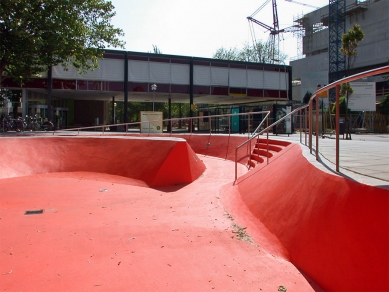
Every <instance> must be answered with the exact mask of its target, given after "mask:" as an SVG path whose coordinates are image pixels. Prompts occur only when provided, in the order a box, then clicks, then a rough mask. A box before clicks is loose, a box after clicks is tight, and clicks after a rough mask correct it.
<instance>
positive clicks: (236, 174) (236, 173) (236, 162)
mask: <svg viewBox="0 0 389 292" xmlns="http://www.w3.org/2000/svg"><path fill="white" fill-rule="evenodd" d="M237 179H238V148H235V181H236V180H237Z"/></svg>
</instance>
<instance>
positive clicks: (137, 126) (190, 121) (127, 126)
mask: <svg viewBox="0 0 389 292" xmlns="http://www.w3.org/2000/svg"><path fill="white" fill-rule="evenodd" d="M259 114H262V115H263V114H265V117H264V118H263V119H262V121H261V122H260V124H259V125H258V126H257V127H256V129H255V130H254V131H253V133H252V134H251V135H253V134H254V133H255V132H256V131H258V130H259V129H260V127H262V126H263V123H264V121H265V120H267V119H268V116H269V114H270V111H258V112H247V113H234V114H222V115H210V116H198V117H184V118H172V119H164V120H162V121H161V120H151V121H146V122H132V123H121V124H110V125H99V126H89V127H76V128H69V129H59V130H55V131H53V135H55V134H60V133H63V132H77V134H78V135H79V134H80V132H81V131H91V132H99V133H100V134H101V135H104V134H105V133H107V132H108V129H109V133H112V131H110V130H111V129H115V128H116V129H117V128H123V131H122V133H124V134H129V133H141V134H147V135H154V134H162V133H163V131H161V132H160V133H155V132H152V131H150V129H151V127H150V125H151V124H152V123H154V122H162V124H165V125H167V126H166V129H167V130H166V132H167V133H170V134H173V133H189V134H193V133H194V132H195V131H196V130H197V131H199V125H200V122H201V120H204V119H209V134H213V133H215V134H216V133H220V132H222V133H224V134H233V133H232V132H231V128H232V127H231V118H232V117H239V116H247V121H250V120H251V116H252V115H259ZM220 118H228V125H226V126H227V127H225V128H221V125H220V123H215V120H216V119H220ZM180 121H184V124H186V122H187V126H186V127H185V128H177V129H176V131H174V130H173V126H172V125H173V124H174V123H179V122H180ZM207 123H208V122H207ZM144 124H148V126H149V127H148V129H149V131H148V132H144V131H143V132H142V131H141V129H142V125H144ZM196 125H197V129H196ZM216 127H218V128H217V129H216ZM251 127H252V125H251V123H250V122H248V123H247V130H246V129H244V132H247V134H248V136H249V135H250V133H251V130H252V129H251ZM213 129H215V131H214V130H213ZM185 130H186V131H185ZM202 133H204V131H202Z"/></svg>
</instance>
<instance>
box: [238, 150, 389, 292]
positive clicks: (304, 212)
mask: <svg viewBox="0 0 389 292" xmlns="http://www.w3.org/2000/svg"><path fill="white" fill-rule="evenodd" d="M236 187H237V188H238V190H239V193H240V196H241V198H242V200H243V201H244V203H245V204H246V206H247V207H248V209H249V210H250V212H251V213H252V214H253V215H254V216H255V217H256V218H258V219H259V220H260V221H261V222H262V223H263V224H264V225H265V226H266V227H267V228H268V229H269V231H270V232H271V233H273V234H274V235H275V236H276V237H277V238H278V239H279V240H280V242H281V243H282V244H283V245H284V247H285V248H286V250H287V251H288V254H289V257H290V258H289V260H290V261H291V262H292V263H293V264H295V265H296V266H297V267H299V268H301V269H302V270H303V271H304V272H306V273H307V274H308V275H309V276H310V277H311V278H312V279H313V280H314V281H315V282H316V283H317V284H319V285H320V286H321V287H322V288H324V289H325V290H327V291H388V290H389V284H388V282H389V281H388V279H389V277H388V275H389V264H388V259H389V253H388V251H389V244H388V242H389V191H387V190H384V189H380V188H375V187H371V186H367V185H363V184H360V183H357V182H355V181H351V180H348V179H345V178H343V177H339V176H335V175H331V174H328V173H325V172H323V171H321V170H319V169H317V168H316V167H315V166H314V165H312V164H311V163H310V162H308V161H307V159H306V158H305V157H304V156H303V155H302V152H301V148H300V146H299V145H297V144H295V145H292V146H290V147H288V149H286V151H285V153H284V154H283V155H281V156H279V157H278V158H277V159H276V160H274V161H273V162H272V163H271V164H269V165H267V166H264V167H262V168H261V169H258V170H253V171H251V172H249V173H247V174H246V175H244V176H243V177H241V179H240V180H239V182H238V184H237V186H235V188H236Z"/></svg>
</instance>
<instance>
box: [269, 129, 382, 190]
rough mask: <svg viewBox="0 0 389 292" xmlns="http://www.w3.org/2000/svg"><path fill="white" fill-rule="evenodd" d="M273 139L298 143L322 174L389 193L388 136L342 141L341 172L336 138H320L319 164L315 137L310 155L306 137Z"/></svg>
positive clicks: (356, 137)
mask: <svg viewBox="0 0 389 292" xmlns="http://www.w3.org/2000/svg"><path fill="white" fill-rule="evenodd" d="M269 138H271V139H278V140H285V141H290V142H294V143H299V144H301V146H302V149H303V154H304V156H305V157H306V158H307V159H308V160H309V161H310V162H311V163H313V164H314V165H315V166H316V167H318V168H320V169H322V170H323V171H326V172H329V173H332V174H336V175H341V176H344V177H347V178H349V179H352V180H355V181H358V182H360V183H363V184H367V185H371V186H376V187H380V188H384V189H388V190H389V134H353V135H352V140H345V139H342V138H341V139H340V140H339V172H336V140H335V136H332V137H330V138H329V137H327V138H319V148H318V149H319V161H316V156H315V155H316V154H315V149H316V137H315V136H313V141H312V145H313V150H312V153H311V152H310V150H309V148H308V147H307V146H306V145H308V137H307V142H305V135H302V140H301V142H300V134H299V133H296V134H292V135H289V137H288V135H277V136H276V135H269Z"/></svg>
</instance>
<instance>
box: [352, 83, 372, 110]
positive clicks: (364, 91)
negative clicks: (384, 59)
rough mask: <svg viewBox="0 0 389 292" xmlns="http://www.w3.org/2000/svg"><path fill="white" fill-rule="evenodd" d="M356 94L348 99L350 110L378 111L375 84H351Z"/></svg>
mask: <svg viewBox="0 0 389 292" xmlns="http://www.w3.org/2000/svg"><path fill="white" fill-rule="evenodd" d="M350 85H351V87H352V89H353V90H354V93H353V94H351V95H350V96H349V98H348V108H349V109H351V110H352V111H367V112H375V111H376V96H375V94H376V91H375V82H350Z"/></svg>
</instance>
